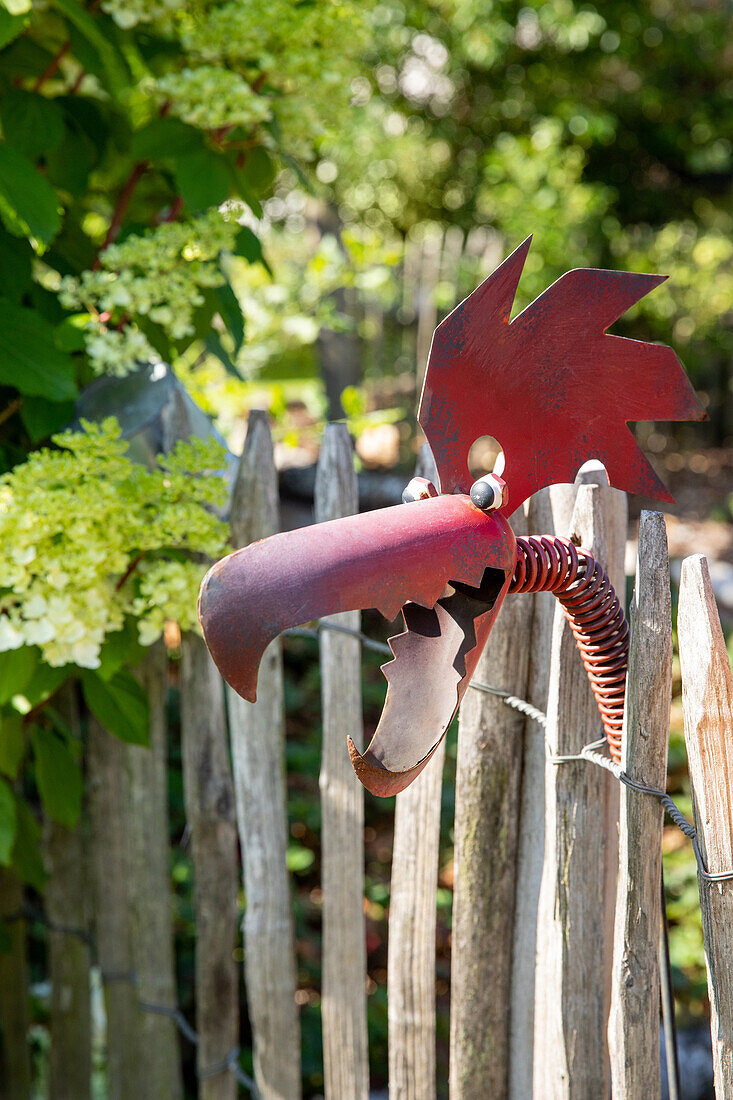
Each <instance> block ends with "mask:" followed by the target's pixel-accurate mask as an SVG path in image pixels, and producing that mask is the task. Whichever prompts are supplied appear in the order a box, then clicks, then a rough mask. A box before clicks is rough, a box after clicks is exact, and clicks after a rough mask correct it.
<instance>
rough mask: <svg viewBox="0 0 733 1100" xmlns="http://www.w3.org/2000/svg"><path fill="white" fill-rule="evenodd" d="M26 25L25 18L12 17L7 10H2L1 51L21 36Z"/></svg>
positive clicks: (0, 18) (0, 10)
mask: <svg viewBox="0 0 733 1100" xmlns="http://www.w3.org/2000/svg"><path fill="white" fill-rule="evenodd" d="M26 23H27V19H26V18H25V16H23V15H11V14H10V12H9V11H7V9H5V8H0V50H1V49H2V48H3V46H7V44H8V42H12V41H13V39H14V38H17V37H18V35H19V34H21V32H22V31H23V30H24V29H25V25H26Z"/></svg>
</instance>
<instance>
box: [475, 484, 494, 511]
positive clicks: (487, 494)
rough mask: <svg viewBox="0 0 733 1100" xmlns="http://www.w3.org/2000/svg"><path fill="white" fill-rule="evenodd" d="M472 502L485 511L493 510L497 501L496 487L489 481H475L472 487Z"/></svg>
mask: <svg viewBox="0 0 733 1100" xmlns="http://www.w3.org/2000/svg"><path fill="white" fill-rule="evenodd" d="M471 500H472V501H473V503H474V504H475V505H476V507H477V508H482V509H483V510H484V511H486V510H487V509H489V508H492V507H493V504H494V501H495V500H496V492H495V491H494V486H493V485H490V484H489V483H488V481H474V483H473V485H472V486H471Z"/></svg>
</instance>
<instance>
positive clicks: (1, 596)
mask: <svg viewBox="0 0 733 1100" xmlns="http://www.w3.org/2000/svg"><path fill="white" fill-rule="evenodd" d="M84 429H85V430H84V431H83V432H65V433H63V434H61V435H57V436H55V437H54V443H55V444H56V445H57V447H58V450H50V449H48V448H43V449H42V450H39V451H36V452H34V453H33V454H32V455H31V456H30V457H29V459H28V461H27V462H24V463H22V464H21V465H18V466H16V467H15V469H13V470H11V471H10V472H9V473H6V474H5V475H3V477H2V479H0V557H1V558H2V560H3V562H4V563H5V568H4V570H3V578H2V589H0V652H4V651H7V650H11V649H18V648H19V647H20V646H22V645H36V646H38V647H39V648H40V651H41V656H42V658H43V660H44V661H46V662H48V664H49V665H51V666H61V665H67V664H74V665H78V666H80V667H82V668H99V667H100V664H101V660H100V654H101V650H102V646H103V644H104V641H105V639H106V637H107V635H109V634H111V633H114V632H115V631H119V630H122V628H123V626H124V623H125V618H126V616H134V617H135V619H136V621H137V627H138V631H139V640H140V642H141V643H142V644H143V645H151V644H152V643H153V642H154V641H156V640H157V639H158V638H159V637H160V635H161V633H162V631H163V626H164V624H165V620H166V619H172V620H175V621H177V622H179V623H180V625H181V626H182V627H183V628H185V629H192V628H195V626H196V598H197V594H198V589H199V586H200V584H201V580H202V578H203V574H204V571H205V566H204V565H201V564H199V563H198V562H195V561H192V560H191V559H190V555H191V554H192V553H195V554H198V555H201V554H203V555H206V556H208V557H209V558H214V557H218V556H221V554H222V553H223V551H224V549H225V547H226V541H227V526H226V524H224V523H223V522H222V521H221V520H219V519H218V518H217V517H216V515H215V514H214V513H212V512H211V510H210V508H211V506H212V505H222V504H223V503H224V502H225V498H226V483H225V481H224V480H223V479H222V478H221V477H217V476H212V475H213V473H214V472H215V471H216V470H217V469H219V468H221V466H222V465H223V449H222V448H221V446H220V445H219V444H218V443H215V442H203V441H201V440H191V441H190V442H187V443H179V444H178V445H177V446H176V448H175V450H174V451H173V452H172V453H171V454H170V455H167V456H165V457H163V456H161V457H160V458H159V459H158V464H157V467H156V468H155V469H152V470H148V469H146V468H145V467H143V466H141V465H139V464H137V463H134V462H132V461H131V460H130V458H129V457H128V456H127V453H126V452H127V444H126V443H125V442H124V440H122V439H121V438H120V429H119V426H118V425H117V422H116V421H115V420H108V421H105V422H104V423H103V424H102V425H96V424H88V423H87V424H84ZM61 485H62V486H63V487H64V488H63V492H59V486H61ZM72 499H73V501H74V509H73V514H72V515H69V501H70V500H72Z"/></svg>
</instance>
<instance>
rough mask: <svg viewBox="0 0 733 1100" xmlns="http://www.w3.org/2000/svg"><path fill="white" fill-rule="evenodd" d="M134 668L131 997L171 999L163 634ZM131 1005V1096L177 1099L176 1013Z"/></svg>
mask: <svg viewBox="0 0 733 1100" xmlns="http://www.w3.org/2000/svg"><path fill="white" fill-rule="evenodd" d="M136 674H137V676H138V678H139V680H140V683H141V684H142V686H143V688H144V689H145V693H146V695H147V697H148V702H149V705H150V744H149V746H143V745H125V746H124V757H125V768H126V782H125V791H126V796H127V800H128V806H129V809H128V816H127V835H126V837H125V848H126V853H127V858H128V861H129V864H130V872H129V874H128V883H127V889H128V895H127V896H128V905H129V913H130V933H131V940H130V961H131V964H132V970H133V974H134V981H135V994H136V997H137V999H138V1000H139V1001H140V1002H142V1004H143V1005H144V1004H145V1003H152V1004H157V1005H166V1006H170V1007H173V1006H175V1005H176V1002H177V996H176V973H175V960H174V956H173V922H172V916H173V914H172V904H173V898H172V894H171V885H170V847H169V842H168V721H167V714H166V699H167V695H168V656H167V653H166V649H165V645H164V643H163V640H162V639H161V640H160V641H158V642H156V643H155V645H153V646H151V647H150V649H149V651H148V653H147V654H146V655H145V657H144V658H143V660H142V662H141V663H140V666H139V668H138V669H137V670H136ZM136 1011H137V1013H138V1027H139V1030H140V1042H141V1044H142V1048H143V1054H142V1057H141V1062H140V1069H139V1081H138V1091H137V1093H136V1096H137V1097H139V1100H179V1098H180V1097H182V1095H183V1080H182V1076H181V1058H180V1050H179V1041H178V1040H179V1036H178V1029H177V1027H176V1024H175V1021H174V1020H173V1019H172V1018H171V1017H170V1016H164V1015H162V1014H161V1013H158V1012H149V1011H147V1012H146V1011H142V1012H141V1011H140V1009H139V1007H138V1006H136Z"/></svg>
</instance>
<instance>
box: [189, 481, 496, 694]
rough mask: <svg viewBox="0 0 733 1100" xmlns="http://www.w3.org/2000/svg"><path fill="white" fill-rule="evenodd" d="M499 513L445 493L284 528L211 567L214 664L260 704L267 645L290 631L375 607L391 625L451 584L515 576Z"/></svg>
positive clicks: (204, 614)
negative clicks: (489, 575)
mask: <svg viewBox="0 0 733 1100" xmlns="http://www.w3.org/2000/svg"><path fill="white" fill-rule="evenodd" d="M514 560H515V540H514V535H513V533H512V530H511V528H510V526H509V524H508V523H507V521H506V519H504V517H503V516H501V515H498V514H489V515H487V514H486V513H484V512H481V511H480V510H479V509H478V508H476V507H475V506H474V505H473V504H472V503H471V501H470V500H469V498H468V497H466V496H439V497H432V498H428V499H426V500H417V501H414V502H413V503H410V504H398V505H396V506H395V507H393V508H381V509H379V510H378V511H375V512H367V513H365V514H363V515H356V516H348V517H346V518H345V519H339V520H333V521H331V522H329V523H320V524H318V525H317V526H315V527H304V528H301V529H300V530H297V531H285V532H283V533H281V534H278V535H272V536H271V537H270V538H268V539H263V540H262V541H261V542H255V543H253V544H252V545H251V546H247V547H245V548H244V549H243V550H237V551H235V553H233V554H230V555H229V556H228V557H226V558H224V559H223V560H222V561H220V562H218V563H217V564H216V565H215V566H213V568H212V569H210V570H209V572H208V573H207V575H206V577H205V578H204V582H203V584H202V586H201V595H200V598H199V617H200V620H201V626H202V629H203V632H204V637H205V639H206V644H207V645H208V647H209V650H210V652H211V655H212V657H213V658H214V661H215V662H216V664H217V666H218V668H219V671H220V672H221V674H222V676H223V677H224V679H225V680H226V681H227V683H228V684H230V685H231V686H232V687H233V688H234V690H235V691H237V692H238V693H239V694H240V695H242V696H243V697H244V698H245V699H249V700H250V702H254V699H255V697H256V688H257V670H258V669H259V664H260V660H261V658H262V654H263V653H264V651H265V649H266V647H267V645H268V644H269V642H271V641H272V639H273V638H275V637H277V635H278V634H279V633H280V632H281V631H282V630H285V629H286V627H289V626H298V625H299V624H301V623H305V622H310V621H311V620H312V619H316V618H319V617H321V616H322V615H332V614H334V613H335V612H338V611H347V610H354V609H357V608H367V607H376V608H378V609H379V610H380V611H381V612H382V613H383V614H384V615H385V616H386V618H388V619H394V617H395V616H396V615H397V612H398V611H399V610H400V608H401V607H402V606H403V605H404V604H406V603H407V602H408V600H412V601H414V602H415V603H418V604H422V605H423V606H424V607H433V606H434V605H435V603H436V601H437V600H438V598H439V597H440V595H441V593H442V592H443V590H444V588H445V586H446V584H447V582H448V581H449V580H458V581H463V582H465V583H466V584H469V585H477V584H479V582H480V580H481V578H482V575H483V572H484V569H485V568H486V567H491V568H495V569H502V570H509V571H510V572H511V570H513V568H514Z"/></svg>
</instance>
